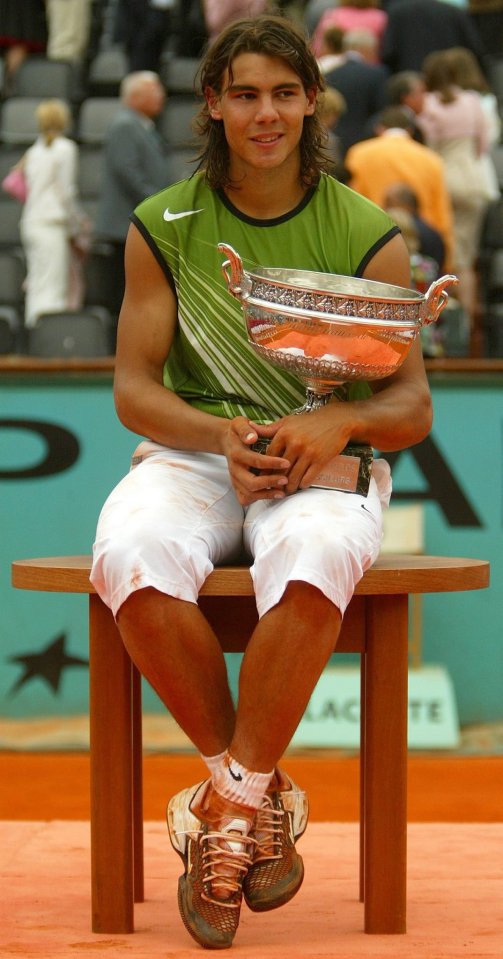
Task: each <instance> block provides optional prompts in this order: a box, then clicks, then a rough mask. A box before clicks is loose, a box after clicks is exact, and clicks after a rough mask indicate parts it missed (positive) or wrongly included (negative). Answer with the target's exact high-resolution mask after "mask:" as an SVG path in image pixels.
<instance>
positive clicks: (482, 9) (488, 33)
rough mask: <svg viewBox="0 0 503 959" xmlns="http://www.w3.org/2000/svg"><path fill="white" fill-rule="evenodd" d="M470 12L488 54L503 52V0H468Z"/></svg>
mask: <svg viewBox="0 0 503 959" xmlns="http://www.w3.org/2000/svg"><path fill="white" fill-rule="evenodd" d="M467 7H468V14H469V16H470V19H471V21H472V23H473V24H474V25H475V27H476V28H477V31H478V33H479V35H480V37H481V40H482V43H483V44H484V48H485V51H486V53H487V54H489V56H491V57H501V55H502V53H503V0H468V3H467Z"/></svg>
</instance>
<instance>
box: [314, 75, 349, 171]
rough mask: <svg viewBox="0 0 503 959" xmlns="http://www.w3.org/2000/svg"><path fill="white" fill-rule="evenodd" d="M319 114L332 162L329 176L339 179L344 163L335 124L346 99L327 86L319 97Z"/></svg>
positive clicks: (344, 107) (344, 110)
mask: <svg viewBox="0 0 503 959" xmlns="http://www.w3.org/2000/svg"><path fill="white" fill-rule="evenodd" d="M319 104H320V106H319V111H320V113H319V115H320V120H321V122H322V124H323V126H324V128H325V130H326V132H327V138H328V139H327V145H326V150H327V152H328V154H329V156H330V158H331V161H332V164H331V167H330V169H329V170H328V172H329V173H330V174H331V176H334V177H336V179H337V180H339V179H341V178H342V177H343V175H344V164H343V161H342V155H341V147H340V142H339V137H338V136H337V124H338V122H339V120H340V118H341V116H342V115H343V113H345V112H346V109H347V107H346V101H345V99H344V97H343V96H342V93H339V91H338V90H334V88H333V87H327V88H326V89H325V90H324V91H323V93H321V94H320V97H319Z"/></svg>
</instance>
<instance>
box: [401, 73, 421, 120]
mask: <svg viewBox="0 0 503 959" xmlns="http://www.w3.org/2000/svg"><path fill="white" fill-rule="evenodd" d="M425 93H426V87H425V85H424V83H423V81H422V80H418V81H417V83H415V84H414V86H413V87H412V89H411V90H409V92H408V93H407V94H406V95H405V96H404V98H403V102H404V103H405V105H406V106H408V107H409V109H410V110H413V111H414V113H421V111H422V109H423V107H424V97H425Z"/></svg>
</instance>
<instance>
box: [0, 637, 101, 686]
mask: <svg viewBox="0 0 503 959" xmlns="http://www.w3.org/2000/svg"><path fill="white" fill-rule="evenodd" d="M66 640H67V636H66V633H61V634H60V635H59V636H57V637H56V639H54V640H52V642H50V643H49V644H48V645H47V646H46V647H45V649H42V650H41V652H39V653H23V654H22V655H20V656H9V661H10V662H11V663H19V664H20V665H21V666H23V668H24V672H23V673H22V675H21V676H20V677H19V679H18V680H16V682H15V683H14V685H13V686H12V688H11V690H10V692H11V694H12V693H16V692H18V690H19V689H21V687H22V686H24V685H25V684H26V683H29V682H30V680H32V679H36V678H37V677H38V678H39V679H43V680H44V681H45V682H46V683H47V685H48V686H50V687H51V689H52V690H53V692H54V693H57V692H58V691H59V684H60V681H61V674H62V672H63V670H64V669H67V668H68V667H69V666H88V665H89V662H88V660H87V659H80V657H79V656H68V655H67V653H66V650H65V644H66Z"/></svg>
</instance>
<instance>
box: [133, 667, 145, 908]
mask: <svg viewBox="0 0 503 959" xmlns="http://www.w3.org/2000/svg"><path fill="white" fill-rule="evenodd" d="M131 670H132V676H131V678H132V696H133V702H132V710H133V712H132V721H133V733H132V737H133V777H132V788H133V853H134V901H135V902H143V901H144V899H145V894H144V876H143V737H142V712H141V675H140V673H139V671H138V670H137V669H136V666H133V664H131Z"/></svg>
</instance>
